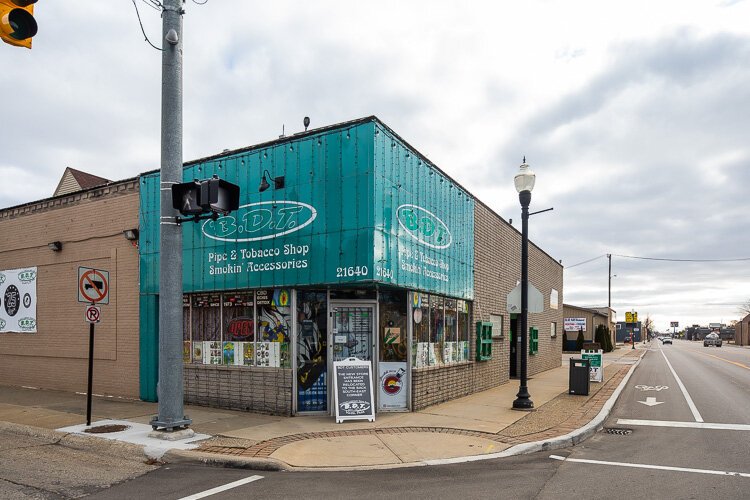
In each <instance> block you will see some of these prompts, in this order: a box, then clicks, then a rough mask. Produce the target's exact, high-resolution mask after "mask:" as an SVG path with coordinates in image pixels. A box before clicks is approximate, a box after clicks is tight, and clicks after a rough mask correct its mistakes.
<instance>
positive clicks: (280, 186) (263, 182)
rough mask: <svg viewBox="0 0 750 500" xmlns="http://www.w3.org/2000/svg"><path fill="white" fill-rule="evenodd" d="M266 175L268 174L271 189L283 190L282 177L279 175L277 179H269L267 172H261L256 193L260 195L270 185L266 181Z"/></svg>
mask: <svg viewBox="0 0 750 500" xmlns="http://www.w3.org/2000/svg"><path fill="white" fill-rule="evenodd" d="M266 174H268V178H269V179H271V180H272V181H273V188H274V189H283V188H284V176H283V175H280V176H278V177H271V174H270V173H269V172H268V170H263V178H262V179H261V180H260V186H258V192H259V193H262V192H263V191H265V190H266V189H268V188H269V187H271V185H270V184H269V183H268V180H266Z"/></svg>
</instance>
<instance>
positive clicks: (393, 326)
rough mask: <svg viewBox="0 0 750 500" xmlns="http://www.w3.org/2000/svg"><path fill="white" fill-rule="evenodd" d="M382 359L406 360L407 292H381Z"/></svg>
mask: <svg viewBox="0 0 750 500" xmlns="http://www.w3.org/2000/svg"><path fill="white" fill-rule="evenodd" d="M379 325H380V361H404V362H405V361H406V292H404V291H400V290H397V291H390V290H389V291H384V292H381V293H380V322H379Z"/></svg>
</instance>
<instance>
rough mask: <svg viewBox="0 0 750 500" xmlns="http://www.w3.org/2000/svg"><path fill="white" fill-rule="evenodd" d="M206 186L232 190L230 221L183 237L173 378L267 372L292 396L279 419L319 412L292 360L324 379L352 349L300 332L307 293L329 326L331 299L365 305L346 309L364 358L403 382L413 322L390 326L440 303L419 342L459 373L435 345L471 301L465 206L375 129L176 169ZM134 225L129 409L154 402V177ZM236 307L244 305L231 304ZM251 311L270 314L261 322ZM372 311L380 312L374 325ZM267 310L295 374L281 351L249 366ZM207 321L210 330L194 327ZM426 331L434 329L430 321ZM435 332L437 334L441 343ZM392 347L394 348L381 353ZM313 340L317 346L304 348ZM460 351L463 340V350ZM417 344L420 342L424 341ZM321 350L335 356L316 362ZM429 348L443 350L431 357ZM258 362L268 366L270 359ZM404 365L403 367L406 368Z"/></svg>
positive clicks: (446, 183)
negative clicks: (134, 348)
mask: <svg viewBox="0 0 750 500" xmlns="http://www.w3.org/2000/svg"><path fill="white" fill-rule="evenodd" d="M264 173H265V175H266V178H269V177H270V178H278V177H282V176H283V178H284V187H283V188H279V189H276V188H274V182H273V181H272V180H271V179H268V180H269V181H271V188H270V189H267V190H265V191H263V192H259V188H258V186H259V184H260V183H261V179H262V177H263V176H264ZM212 175H217V176H219V177H220V178H222V179H224V180H227V181H229V182H232V183H234V184H237V185H239V186H240V190H241V195H240V208H239V210H238V211H236V212H233V213H231V214H229V215H227V216H224V217H220V218H219V219H218V220H206V221H201V222H200V223H193V222H188V223H184V224H183V225H182V227H183V290H184V293H185V308H186V309H185V315H184V317H185V323H186V325H187V326H186V327H185V330H186V333H185V338H186V346H185V352H186V356H185V362H186V366H188V367H190V368H191V369H198V368H199V367H201V366H203V365H212V364H213V365H217V366H222V365H223V366H225V367H226V366H229V367H231V368H233V369H240V370H242V369H248V370H251V371H252V370H255V371H257V370H259V369H262V368H261V367H266V366H270V367H274V366H275V367H276V368H281V369H283V368H287V369H289V370H293V372H294V373H293V379H294V383H293V384H292V385H293V386H294V389H293V390H294V391H296V392H297V396H298V397H294V396H293V397H291V399H292V400H293V401H292V402H291V403H290V404H291V409H290V412H298V411H306V410H310V411H330V408H329V405H330V400H329V396H328V393H329V391H328V390H326V391H323V392H325V399H326V400H327V401H326V402H325V404H324V403H322V402H320V401H318V402H317V403H315V405H312V406H310V407H304V405H305V404H306V403H304V401H303V399H304V398H302V397H301V396H300V386H303V385H304V386H307V385H310V383H308V382H306V381H305V380H302V377H301V375H300V374H301V372H303V371H304V370H305V368H304V366H305V363H308V364H310V363H312V361H311V360H310V359H308V358H307V357H305V356H307V354H305V352H303V351H309V350H311V349H312V350H313V351H315V352H316V353H317V357H318V358H320V357H323V358H324V362H323V367H322V368H321V367H320V366H318V367H317V369H316V370H314V371H315V372H317V371H321V370H322V371H323V372H327V370H328V366H329V363H330V361H332V360H335V359H337V356H336V352H338V353H339V354H342V353H345V352H347V351H346V350H347V349H350V350H351V349H352V348H351V347H348V346H349V344H351V341H350V340H349V339H347V342H346V343H345V342H344V341H343V335H342V334H340V333H341V332H342V331H343V330H341V328H342V327H341V326H340V325H337V324H336V323H335V321H336V319H335V318H334V319H332V320H330V322H329V320H328V319H326V320H325V321H324V320H323V319H322V317H320V314H319V313H316V314H317V316H315V317H313V316H312V313H309V314H308V319H304V313H306V312H307V311H308V309H309V308H310V305H309V304H311V303H312V302H310V300H312V299H310V297H311V295H310V293H307V292H316V293H318V294H321V293H322V294H325V295H326V300H325V304H324V307H325V308H326V309H325V310H326V311H329V312H331V313H334V312H335V311H340V310H344V309H337V308H334V306H336V305H337V304H335V302H336V300H337V297H338V299H339V300H343V299H342V297H348V299H347V300H349V303H348V304H344V303H343V302H341V303H340V304H338V305H342V306H351V307H354V306H358V305H362V304H365V303H368V302H367V300H364V302H362V304H359V303H358V301H357V298H364V299H368V298H369V300H370V303H371V305H373V309H372V311H371V313H372V316H375V317H376V319H375V321H374V322H373V324H372V326H371V332H370V337H368V338H370V339H372V340H366V341H365V342H366V343H367V342H369V343H370V344H369V345H371V347H372V349H371V351H370V355H371V356H372V358H373V361H374V362H375V363H377V362H382V364H383V365H384V366H385V365H387V363H388V362H391V361H392V362H398V363H403V369H404V370H406V372H408V370H409V369H410V367H411V366H413V365H414V362H415V361H414V359H415V356H416V355H417V354H416V351H417V343H418V342H417V341H418V340H419V339H415V338H414V335H413V333H412V322H411V321H408V322H407V321H406V319H405V317H404V318H400V316H401V315H402V314H403V315H404V316H405V315H406V310H407V308H408V310H409V311H411V310H412V309H411V307H412V306H413V305H416V304H421V303H422V302H424V303H425V304H426V303H428V302H429V303H431V304H433V303H434V304H437V303H438V302H439V303H441V304H443V305H442V306H440V307H441V309H440V312H436V313H435V314H436V315H437V316H434V317H435V318H437V317H442V318H443V319H442V320H440V321H442V323H441V324H440V325H438V326H435V327H433V329H434V330H435V332H434V335H433V337H431V339H432V340H433V341H434V342H432V343H435V342H441V345H443V344H442V343H445V344H447V343H450V342H455V344H456V345H455V346H452V347H451V351H450V353H447V351H445V350H441V351H440V356H441V357H442V356H445V359H444V360H443V361H444V362H445V364H449V363H450V362H453V361H461V360H462V355H460V354H453V350H456V351H458V350H459V349H464V348H465V346H463V347H462V345H461V344H460V342H462V340H461V338H460V334H458V333H456V335H455V336H454V337H453V340H448V339H447V337H444V335H447V332H448V331H449V329H450V328H453V327H454V324H453V322H454V321H458V320H459V318H460V317H461V314H462V313H461V312H460V311H467V310H468V301H471V300H472V299H473V293H474V292H473V290H474V282H473V265H474V233H473V231H474V200H473V198H472V197H471V196H470V195H468V193H466V191H465V190H463V189H462V188H461V187H460V186H458V185H457V184H456V183H455V182H453V181H452V180H451V179H450V178H449V177H447V176H446V175H445V174H444V173H442V172H441V171H440V170H439V169H438V168H436V167H435V166H434V165H432V164H431V163H430V162H429V161H428V160H427V159H426V158H425V157H424V156H422V155H421V154H419V153H418V152H417V151H416V150H414V149H413V148H411V147H410V146H409V145H408V144H407V143H406V142H405V141H403V140H402V139H401V138H400V137H399V136H398V135H397V134H395V133H394V132H393V131H392V130H390V129H389V128H388V127H387V126H385V125H384V124H383V123H382V122H380V121H379V120H378V119H377V118H375V117H368V118H364V119H360V120H355V121H352V122H347V123H343V124H339V125H335V126H331V127H326V128H323V129H317V130H313V131H310V132H304V133H300V134H296V135H293V136H288V137H283V138H280V139H279V140H275V141H272V142H269V143H265V144H260V145H257V146H252V147H248V148H244V149H241V150H235V151H230V152H225V153H222V154H220V155H217V156H213V157H209V158H205V159H201V160H197V161H193V162H190V163H187V164H186V165H185V167H184V174H183V178H184V180H185V181H189V180H193V179H205V178H209V177H211V176H212ZM140 214H141V215H140V217H141V236H140V259H141V266H140V280H141V285H140V286H141V302H140V304H141V396H142V398H143V399H146V400H155V396H156V375H157V373H158V370H157V366H156V364H157V358H158V356H157V346H158V340H157V337H158V332H157V329H158V300H157V297H158V292H159V290H158V284H159V280H158V277H159V273H158V271H159V224H158V222H159V172H152V173H147V174H144V175H143V176H142V178H141V205H140ZM259 290H274V292H273V296H274V299H273V300H271V301H270V303H268V304H266V303H265V302H263V300H262V299H261V298H259V297H260V295H258V293H260V292H258V291H259ZM263 293H266V292H263ZM393 293H395V296H396V297H397V299H395V302H397V303H398V304H397V305H396V306H393V307H391V306H388V307H385V306H382V304H383V300H385V299H384V297H386V295H388V294H393ZM212 294H213V295H212ZM243 294H244V295H243ZM401 294H402V295H401ZM407 294H408V295H407ZM230 295H231V296H230ZM211 296H214V299H211V298H210V297H211ZM240 296H242V297H244V298H243V299H238V298H237V297H240ZM431 296H434V298H432V299H430V298H429V297H431ZM232 297H235V298H232ZM388 297H391V295H388ZM438 299H439V300H438ZM389 300H391V299H389ZM402 301H403V307H402V306H401V305H400V302H402ZM457 301H460V302H457ZM240 302H242V303H243V304H244V305H243V306H242V307H244V308H245V309H243V311H244V313H243V314H239V313H237V314H234V313H232V312H231V311H238V309H236V307H237V304H239V303H240ZM318 302H319V301H318ZM316 303H317V302H316ZM263 304H266V305H263ZM379 305H380V307H379ZM261 306H263V307H268V308H271V309H270V310H261ZM211 307H213V309H210V308H211ZM434 307H437V306H434ZM232 308H235V309H232ZM287 309H288V312H286V311H287ZM381 309H382V310H381ZM384 310H392V312H389V313H388V314H387V315H385V316H384V312H383V311H384ZM212 311H213V312H212ZM227 311H229V312H227ZM264 311H265V312H264ZM269 311H270V312H271V313H274V314H276V313H278V314H279V316H278V317H277V316H274V318H283V320H282V319H277V320H278V321H281V322H283V324H284V325H285V326H284V328H287V329H288V331H287V330H284V331H285V332H286V335H285V340H286V342H288V343H289V344H290V345H289V346H287V349H289V352H288V353H287V356H288V357H290V358H292V359H295V360H296V363H291V362H288V363H286V364H285V363H284V361H283V357H284V350H283V349H284V346H283V345H282V346H281V347H282V350H281V354H280V356H281V359H282V361H279V362H277V363H276V365H273V364H271V365H263V364H261V360H260V358H259V357H258V356H260V353H261V352H262V353H263V356H265V355H266V352H267V349H269V346H266V345H261V344H262V342H263V341H265V340H267V339H265V338H262V334H261V330H259V329H258V328H260V326H259V325H261V324H263V321H264V320H263V319H262V318H261V316H262V314H266V313H268V312H269ZM347 311H348V312H347V314H350V315H351V314H354V313H352V312H351V311H349V310H348V309H347ZM436 311H437V309H436ZM456 311H459V312H456ZM355 312H356V311H355ZM212 314H213V315H214V316H216V318H217V319H215V320H210V319H207V318H211V317H212V316H211V315H212ZM238 314H239V315H238ZM356 314H360V316H356V317H357V318H359V319H362V318H365V319H367V318H369V316H367V315H365V316H361V313H356ZM441 315H443V316H441ZM386 316H387V318H391V319H386ZM239 317H243V318H245V320H246V323H245V327H246V328H249V329H250V331H251V332H252V335H251V334H246V335H244V336H239V335H237V334H236V332H237V329H238V328H240V327H239V326H237V325H238V324H239V323H238V321H239V320H238V318H239ZM328 317H329V315H326V318H328ZM331 317H333V315H331ZM352 317H354V316H352ZM396 317H399V319H398V320H397V322H398V321H401V320H402V319H403V321H402V325H403V326H393V325H394V324H396V323H394V321H393V318H396ZM310 318H312V319H310ZM277 320H274V321H277ZM207 321H216V322H217V325H216V327H217V328H218V329H220V330H221V331H220V332H219V333H218V334H209V333H207V332H208V327H207V326H206V325H207ZM269 321H270V320H269ZM305 321H307V323H305ZM431 321H433V322H435V325H437V323H436V321H437V320H431ZM311 322H312V323H315V324H314V326H315V328H312V326H311V325H310V323H311ZM389 323H391V324H390V325H389ZM443 329H445V332H446V333H440V332H441V331H442V330H443ZM310 332H315V333H314V334H311V333H310ZM212 335H213V336H212ZM316 335H317V337H316ZM441 335H443V337H441ZM391 338H395V339H396V340H395V341H394V342H391V343H390V344H389V343H388V340H389V339H391ZM313 340H314V341H315V342H317V345H318V347H314V346H312V347H311V345H310V344H311V343H314V342H313ZM467 340H468V333H467V337H466V340H464V341H463V342H466V341H467ZM208 342H220V343H221V344H216V345H214V344H210V343H208ZM238 342H243V343H246V344H247V343H252V345H246V346H244V348H245V349H246V350H245V358H242V359H244V360H245V361H246V360H247V359H249V358H250V357H251V356H252V357H253V360H252V361H251V362H245V361H239V360H240V358H239V357H238V356H239V355H238V354H229V355H228V354H227V343H232V345H231V347H232V349H233V350H234V349H239V348H240V347H243V346H241V345H240V344H237V343H238ZM427 343H428V344H430V343H431V341H430V339H427ZM339 344H340V345H339ZM393 345H396V346H399V349H400V345H403V346H404V348H403V349H400V351H403V352H400V351H399V352H400V354H399V355H395V357H394V358H392V359H390V360H388V359H385V358H387V356H386V355H384V352H386V351H387V350H388V349H389V348H391V347H392V346H393ZM331 346H332V347H333V348H334V349H328V347H331ZM345 346H346V347H345ZM214 347H215V348H216V349H219V347H221V350H222V360H213V358H210V357H209V358H206V357H205V356H206V354H205V352H204V351H207V350H210V349H213V348H214ZM199 348H200V349H199ZM251 348H252V353H251ZM270 348H274V346H273V345H271V346H270ZM399 349H396V350H394V352H396V351H398V350H399ZM441 349H447V347H446V346H445V345H443V347H441ZM334 351H335V352H334ZM432 351H433V348H430V352H432ZM269 352H272V355H273V350H272V349H271V351H269ZM352 352H353V351H352ZM308 354H310V353H308ZM342 355H343V354H342ZM431 355H432V354H430V356H431ZM232 356H234V357H232ZM408 356H411V359H412V361H413V362H412V363H407V357H408ZM311 357H312V356H311ZM196 358H200V359H196ZM376 358H377V359H376ZM463 358H465V356H463ZM214 361H215V362H214ZM463 361H465V359H463ZM318 364H320V362H318ZM236 365H243V366H240V367H238V366H236ZM407 365H408V366H407ZM311 370H312V369H311ZM381 371H382V370H381ZM196 376H198V375H196ZM321 377H322V381H321V380H318V381H317V382H316V383H318V384H319V385H320V384H325V385H329V384H330V381H329V380H330V379H326V377H325V373H323V374H322V375H321ZM329 377H330V376H329ZM319 378H320V377H319ZM402 378H404V377H403V376H400V377H399V378H398V381H397V382H400V381H401V380H402ZM319 389H320V387H319ZM191 390H192V389H191V388H190V386H189V384H188V387H187V389H186V394H187V398H188V400H191V398H193V399H194V400H196V401H197V402H200V401H198V400H200V395H197V394H194V393H192V392H191ZM291 390H292V388H290V391H291ZM406 392H408V390H405V391H404V393H406ZM191 394H192V396H191ZM384 394H386V395H388V394H387V393H384ZM321 398H323V396H320V397H319V398H318V399H321ZM308 399H309V398H308ZM316 405H317V406H316ZM398 405H400V406H398V407H399V408H401V407H402V406H403V405H401V404H400V403H398ZM229 406H232V405H229ZM250 406H252V405H250ZM407 406H408V405H407ZM380 408H381V409H383V408H387V406H383V405H381V406H380ZM250 409H252V408H250ZM268 411H272V412H279V411H276V410H273V409H272V410H268ZM283 412H284V411H281V413H283Z"/></svg>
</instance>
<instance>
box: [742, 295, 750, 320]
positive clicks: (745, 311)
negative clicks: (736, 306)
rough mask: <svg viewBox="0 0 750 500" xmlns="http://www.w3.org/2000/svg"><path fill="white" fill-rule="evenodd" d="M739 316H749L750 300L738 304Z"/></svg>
mask: <svg viewBox="0 0 750 500" xmlns="http://www.w3.org/2000/svg"><path fill="white" fill-rule="evenodd" d="M740 314H742V315H743V316H745V315H747V314H750V299H747V300H746V301H745V302H743V303H742V304H740Z"/></svg>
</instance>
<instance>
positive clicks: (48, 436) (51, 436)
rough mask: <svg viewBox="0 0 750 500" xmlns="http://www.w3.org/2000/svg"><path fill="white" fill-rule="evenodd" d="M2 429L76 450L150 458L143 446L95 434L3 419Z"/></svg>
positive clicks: (143, 458) (140, 460) (136, 459)
mask: <svg viewBox="0 0 750 500" xmlns="http://www.w3.org/2000/svg"><path fill="white" fill-rule="evenodd" d="M0 431H5V432H10V433H13V434H20V435H23V436H28V437H31V438H36V439H43V440H44V441H48V444H56V445H60V446H64V447H66V448H71V449H75V450H86V451H92V452H93V453H96V454H97V455H105V456H116V457H118V458H121V459H124V460H134V461H138V462H144V461H146V460H148V459H149V458H150V457H149V456H148V455H147V454H146V452H145V451H144V449H143V446H139V445H137V444H131V443H124V442H122V441H115V440H112V439H105V438H101V437H98V436H95V435H91V436H83V435H80V434H72V433H67V432H60V431H56V430H53V429H45V428H43V427H34V426H31V425H23V424H15V423H11V422H1V421H0Z"/></svg>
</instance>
